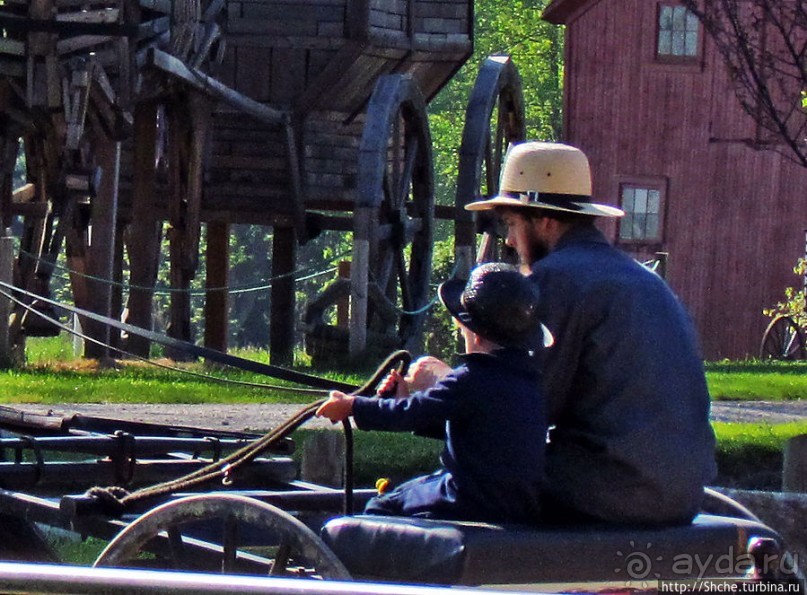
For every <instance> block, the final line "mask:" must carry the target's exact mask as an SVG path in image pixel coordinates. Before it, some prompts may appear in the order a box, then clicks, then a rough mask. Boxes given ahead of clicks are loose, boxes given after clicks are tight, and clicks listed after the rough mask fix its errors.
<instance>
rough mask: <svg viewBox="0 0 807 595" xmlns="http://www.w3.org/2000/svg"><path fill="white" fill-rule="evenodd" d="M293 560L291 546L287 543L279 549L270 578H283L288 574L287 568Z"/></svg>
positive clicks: (270, 570) (270, 571)
mask: <svg viewBox="0 0 807 595" xmlns="http://www.w3.org/2000/svg"><path fill="white" fill-rule="evenodd" d="M289 560H291V545H290V544H288V543H286V542H285V541H284V542H283V543H281V544H280V547H278V548H277V554H275V559H274V561H273V562H272V567H271V568H270V569H269V576H281V575H283V574H285V573H286V568H288V566H289Z"/></svg>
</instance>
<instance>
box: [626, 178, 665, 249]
mask: <svg viewBox="0 0 807 595" xmlns="http://www.w3.org/2000/svg"><path fill="white" fill-rule="evenodd" d="M620 194H621V197H622V210H623V211H625V216H624V217H623V218H622V219H621V220H620V221H619V239H620V240H623V241H628V242H631V241H632V242H660V241H661V231H662V230H661V223H662V222H661V215H662V198H663V194H662V189H661V188H658V187H656V188H648V187H643V186H638V185H633V184H623V185H622V188H621V192H620Z"/></svg>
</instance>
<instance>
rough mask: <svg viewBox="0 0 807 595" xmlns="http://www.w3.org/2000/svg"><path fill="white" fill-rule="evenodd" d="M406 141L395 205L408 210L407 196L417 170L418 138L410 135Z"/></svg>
mask: <svg viewBox="0 0 807 595" xmlns="http://www.w3.org/2000/svg"><path fill="white" fill-rule="evenodd" d="M408 140H409V142H407V143H406V161H405V162H404V166H403V173H402V175H401V180H400V185H399V186H398V196H397V197H396V202H395V207H397V208H398V209H401V210H403V211H404V213H405V212H406V197H407V196H409V188H410V187H411V186H412V176H413V173H414V171H415V163H416V161H417V156H418V148H419V147H418V139H417V137H414V136H413V137H410V138H409V139H408Z"/></svg>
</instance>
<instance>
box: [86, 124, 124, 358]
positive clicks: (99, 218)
mask: <svg viewBox="0 0 807 595" xmlns="http://www.w3.org/2000/svg"><path fill="white" fill-rule="evenodd" d="M94 145H95V146H96V147H97V150H98V162H99V166H100V168H101V172H102V174H101V180H100V184H99V188H98V193H97V194H96V196H94V197H93V199H92V203H91V217H92V230H93V231H92V241H91V243H90V248H89V265H90V266H89V269H90V274H91V275H92V276H93V277H95V278H97V279H106V281H96V280H95V279H91V280H90V296H89V300H90V309H91V311H92V312H95V313H96V314H100V315H101V316H106V317H107V318H117V312H113V310H112V284H111V281H112V278H113V274H114V265H115V236H116V234H117V229H116V228H117V221H118V181H119V178H120V156H121V144H120V142H115V141H110V140H109V139H103V138H98V137H96V140H95V142H94ZM88 322H89V321H88ZM87 327H88V328H87V334H88V335H89V336H90V337H93V338H94V339H96V340H98V341H100V342H101V343H103V344H104V345H97V344H95V343H92V342H89V341H88V342H87V343H86V344H85V346H84V354H85V355H86V356H87V357H94V358H98V359H102V358H105V357H109V348H108V347H105V345H109V338H110V336H111V331H110V328H109V327H108V326H107V325H105V324H99V323H93V324H88V325H87Z"/></svg>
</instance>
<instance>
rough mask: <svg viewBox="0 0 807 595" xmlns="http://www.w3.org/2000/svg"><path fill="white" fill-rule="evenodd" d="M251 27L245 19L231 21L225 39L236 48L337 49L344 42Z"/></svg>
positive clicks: (330, 38)
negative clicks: (270, 31) (288, 34)
mask: <svg viewBox="0 0 807 595" xmlns="http://www.w3.org/2000/svg"><path fill="white" fill-rule="evenodd" d="M253 29H254V27H253V26H252V23H250V22H249V21H247V20H241V21H239V22H238V23H232V22H231V24H230V26H228V27H227V40H228V41H229V42H230V43H231V44H232V45H233V46H236V47H238V49H241V48H244V47H251V48H298V49H318V50H337V49H339V48H340V47H342V45H343V44H344V40H343V39H335V38H332V37H299V36H284V35H267V34H265V33H262V32H261V31H260V27H259V28H258V30H257V31H255V30H253Z"/></svg>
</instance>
